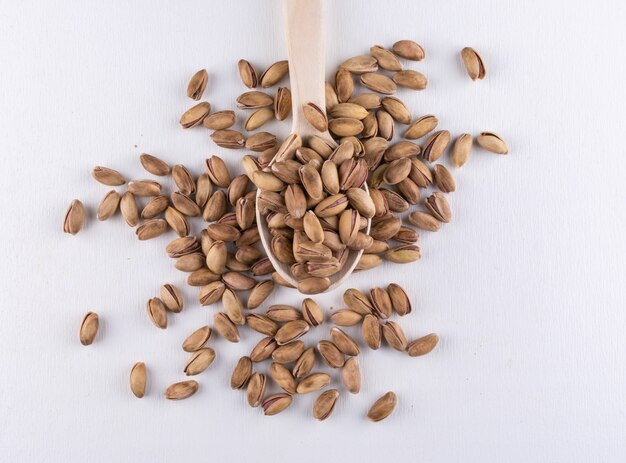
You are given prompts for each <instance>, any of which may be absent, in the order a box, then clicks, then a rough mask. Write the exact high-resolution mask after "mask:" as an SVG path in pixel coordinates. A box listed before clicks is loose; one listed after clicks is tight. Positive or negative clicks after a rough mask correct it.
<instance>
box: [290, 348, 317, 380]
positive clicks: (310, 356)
mask: <svg viewBox="0 0 626 463" xmlns="http://www.w3.org/2000/svg"><path fill="white" fill-rule="evenodd" d="M296 342H297V341H296ZM287 345H289V344H287ZM314 365H315V349H314V348H312V347H309V348H308V349H307V350H305V351H304V352H303V353H302V355H300V357H298V360H296V363H295V365H294V366H293V376H294V377H295V378H296V379H302V378H304V377H305V376H307V375H308V374H309V373H311V370H312V369H313V366H314Z"/></svg>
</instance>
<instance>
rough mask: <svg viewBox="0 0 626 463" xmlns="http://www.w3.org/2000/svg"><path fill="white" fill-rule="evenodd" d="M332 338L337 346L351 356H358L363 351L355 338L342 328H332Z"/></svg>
mask: <svg viewBox="0 0 626 463" xmlns="http://www.w3.org/2000/svg"><path fill="white" fill-rule="evenodd" d="M330 340H331V341H332V342H333V344H335V346H337V349H339V350H340V351H341V352H343V353H344V354H346V355H349V356H351V357H354V356H357V355H359V354H360V353H361V350H360V349H359V345H358V344H357V343H356V341H355V340H354V339H352V337H351V336H350V335H348V334H347V333H345V332H344V331H343V330H342V329H340V328H337V327H336V326H334V327H332V328H331V329H330Z"/></svg>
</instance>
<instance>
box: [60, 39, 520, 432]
mask: <svg viewBox="0 0 626 463" xmlns="http://www.w3.org/2000/svg"><path fill="white" fill-rule="evenodd" d="M425 55H426V54H425V51H424V49H423V48H422V47H421V46H420V45H418V44H417V43H415V42H413V41H411V40H400V41H398V42H396V43H395V44H393V46H392V47H391V49H386V48H384V47H381V46H378V45H375V46H373V47H371V48H370V53H369V54H368V55H362V56H356V57H353V58H350V59H348V60H346V61H344V62H343V63H342V64H341V65H340V66H339V69H338V70H337V72H336V73H335V75H334V81H333V82H326V86H325V89H326V107H325V108H320V107H318V106H317V105H315V104H313V103H305V104H304V106H303V108H302V111H303V114H304V115H305V118H306V120H307V121H308V123H309V124H310V125H311V126H312V127H313V128H314V129H315V130H316V131H318V132H319V136H316V135H314V136H311V137H307V138H306V139H303V138H302V137H301V136H300V135H299V134H295V133H294V134H290V135H289V136H287V137H286V138H285V139H284V140H282V141H279V140H278V138H277V136H276V135H274V134H272V133H269V132H265V131H258V129H261V128H262V127H263V126H264V125H265V124H266V123H267V122H269V121H271V120H278V121H286V119H288V118H289V115H290V114H291V110H292V105H291V93H290V90H289V88H288V87H286V86H278V88H277V89H276V90H275V91H274V92H273V93H270V90H268V89H270V88H272V87H274V86H277V85H280V84H281V82H282V81H283V80H284V79H285V77H286V76H287V75H288V72H289V66H288V62H287V61H284V60H283V61H278V62H276V63H274V64H272V65H271V66H269V67H268V68H267V69H266V70H265V72H263V73H261V74H260V75H259V73H258V72H257V71H256V69H255V67H254V65H253V64H251V63H250V62H249V61H247V60H243V59H242V60H240V61H239V62H238V64H237V68H238V71H239V75H240V77H241V81H242V83H243V84H244V85H245V86H246V87H248V91H246V92H244V93H243V94H241V95H239V96H238V97H237V98H236V99H235V106H236V107H237V109H238V110H239V111H244V112H246V113H247V114H246V117H245V118H243V119H242V118H241V116H240V115H238V114H237V112H235V110H234V109H224V110H219V111H214V112H211V109H212V108H211V105H210V103H208V102H206V101H201V102H199V103H197V104H196V105H195V106H193V107H191V108H190V109H189V110H187V111H186V112H185V113H184V114H183V115H182V117H181V118H180V125H181V126H182V127H183V128H184V129H191V128H194V127H204V128H206V129H209V130H210V131H211V133H210V138H211V140H212V141H213V142H214V143H215V144H216V145H217V146H218V147H221V148H226V149H233V150H237V149H244V150H246V151H247V153H246V154H244V155H243V156H241V157H238V160H240V162H241V165H242V167H243V171H242V172H240V173H237V175H234V174H233V173H231V172H230V170H229V168H228V166H227V164H226V163H225V162H224V160H223V159H222V158H221V157H219V156H216V155H213V156H210V157H209V158H207V159H206V160H205V162H204V166H203V169H202V172H200V173H195V172H194V171H192V170H189V169H188V168H187V167H186V166H184V165H182V164H174V165H173V166H171V165H170V163H168V162H165V161H164V160H162V159H159V158H158V157H156V156H153V155H150V154H146V153H144V154H141V155H140V156H139V161H140V164H141V166H142V167H143V169H144V170H145V171H146V172H147V173H149V174H151V175H152V176H154V177H165V176H170V175H171V177H172V179H173V182H174V185H175V187H176V191H173V192H166V191H165V190H164V187H163V185H162V183H161V182H160V181H158V179H155V178H150V179H137V180H130V181H127V179H126V177H125V176H124V175H122V174H121V173H120V172H118V171H116V170H113V169H111V168H108V167H102V166H97V167H95V168H94V169H93V171H92V176H93V178H94V179H95V180H97V181H98V182H99V183H101V184H104V185H107V186H111V187H121V186H124V185H125V186H126V188H125V190H124V191H118V190H116V189H112V190H110V191H108V192H107V193H106V194H105V195H104V197H103V198H102V200H101V202H100V204H99V206H98V207H97V212H96V215H97V218H98V220H100V221H104V220H107V219H109V218H111V217H113V216H114V215H115V214H116V213H117V211H118V210H119V211H120V213H121V215H122V217H123V218H124V220H125V222H126V223H127V224H128V226H130V227H132V228H135V233H136V236H137V238H138V239H139V240H142V241H143V240H150V239H152V238H155V237H157V236H160V235H162V234H164V233H166V232H168V231H170V230H171V231H173V232H174V234H175V235H177V237H176V238H174V239H173V240H171V241H170V242H169V244H167V246H166V248H165V252H166V254H167V255H168V256H169V257H170V258H171V259H172V260H173V262H174V266H175V267H176V268H177V269H178V270H180V271H182V272H186V273H187V274H188V275H187V284H188V285H190V286H193V287H197V288H198V302H199V304H200V305H203V306H213V305H216V306H217V307H219V309H218V310H217V311H215V313H214V314H213V326H212V327H210V326H208V325H207V326H202V327H200V328H198V329H197V330H196V331H194V332H193V333H191V334H190V335H189V336H188V337H187V338H186V339H185V340H184V341H183V343H182V348H183V350H184V351H186V352H189V353H190V357H189V359H188V361H187V362H186V364H185V365H184V366H183V368H182V372H183V373H184V374H185V375H186V376H196V375H198V374H200V373H202V372H203V371H205V370H206V369H207V368H208V367H209V366H210V365H211V363H212V362H213V360H214V359H215V356H216V353H215V351H214V349H212V348H211V347H207V343H208V342H209V340H210V338H211V335H212V333H213V332H217V333H218V334H219V335H220V336H221V337H223V338H224V339H226V340H228V341H230V342H232V343H238V342H239V341H240V340H241V333H240V331H241V330H242V328H244V327H246V326H247V327H249V328H251V330H252V331H253V332H255V333H259V334H261V335H262V336H263V337H262V338H261V339H260V340H259V341H258V342H257V343H256V345H255V346H254V347H253V349H252V351H251V352H250V353H249V354H248V355H244V356H242V357H241V358H240V359H239V361H238V362H237V364H236V365H235V366H234V370H233V373H232V376H231V378H230V385H231V387H232V388H233V389H244V388H245V390H246V395H247V400H248V403H249V404H250V405H251V406H253V407H257V406H260V407H261V408H262V410H263V412H264V413H265V414H266V415H274V414H276V413H279V412H281V411H282V410H284V409H286V408H287V407H289V405H290V404H291V403H292V401H293V400H294V399H295V398H297V397H299V396H300V395H303V394H307V393H310V392H315V391H320V390H321V389H324V388H326V387H327V386H329V385H331V384H332V382H333V377H332V375H331V374H329V373H327V372H324V371H318V370H317V369H316V368H315V366H316V361H317V359H318V358H320V359H321V360H322V361H323V363H322V365H324V366H325V367H327V368H329V369H330V371H331V373H332V371H338V372H339V375H338V376H339V377H340V381H341V383H342V384H343V387H344V388H345V389H346V390H347V391H348V392H350V393H353V394H356V393H358V392H359V390H360V387H361V374H360V367H359V363H358V360H357V357H358V355H359V353H360V345H361V343H363V344H364V345H366V346H367V347H368V348H370V349H374V350H376V349H379V348H380V347H381V346H382V345H383V341H384V344H386V345H387V346H389V347H391V348H392V349H395V350H397V351H401V352H406V353H408V355H409V356H411V357H417V356H421V355H424V354H426V353H428V352H430V351H432V350H433V349H434V347H435V346H436V345H437V343H438V340H439V337H438V336H437V335H436V334H434V333H431V334H427V335H425V336H422V337H420V338H418V339H414V340H411V341H409V340H408V339H407V336H406V335H405V333H404V330H403V329H402V327H401V325H400V323H399V322H398V321H394V320H392V319H391V318H393V317H396V316H397V317H404V316H406V315H408V314H409V313H410V312H411V303H410V298H409V296H408V295H407V293H406V291H405V290H404V289H403V288H401V287H400V286H399V285H397V284H393V283H392V284H389V285H388V286H386V287H384V288H383V287H376V288H371V289H370V290H369V291H366V292H361V291H359V290H357V289H355V288H350V289H348V290H346V291H345V292H344V293H343V303H344V304H345V308H341V309H339V310H335V311H333V312H332V313H330V314H328V316H327V315H326V314H325V310H323V309H322V308H321V307H320V306H319V305H318V304H317V302H316V301H315V300H313V299H312V298H310V297H307V298H305V299H304V300H302V303H301V306H300V307H293V306H289V305H276V304H275V305H270V306H268V307H265V301H266V299H268V297H270V295H271V294H272V293H273V292H274V291H275V290H276V288H277V286H282V287H291V288H293V287H294V286H293V285H291V284H290V283H289V282H288V281H287V280H285V279H284V278H283V277H281V275H280V274H279V273H278V272H276V270H275V269H274V266H273V265H272V261H271V260H270V259H269V258H268V256H267V255H266V253H265V250H264V248H263V247H262V246H261V245H260V242H259V241H260V233H259V226H260V225H261V224H258V223H257V217H256V210H257V208H258V209H259V211H260V213H261V218H262V220H263V221H264V224H262V225H263V226H266V227H267V228H268V230H269V232H270V234H271V240H270V243H269V250H268V251H269V252H270V253H271V255H272V256H273V257H274V258H275V259H276V260H277V261H278V262H280V263H281V264H282V265H285V266H286V268H288V269H289V272H290V274H291V276H292V277H293V280H294V281H296V282H297V290H298V291H299V292H300V293H303V294H307V295H312V294H317V293H321V292H323V291H325V290H327V289H328V288H329V286H330V284H331V281H332V278H333V276H334V275H336V274H338V272H340V271H341V270H342V269H343V268H344V265H346V262H347V261H348V259H349V256H350V253H351V252H357V251H363V254H362V256H361V257H360V259H359V260H358V263H357V264H356V271H365V270H369V269H372V268H375V267H377V266H378V265H380V264H381V263H382V262H383V261H387V262H391V263H396V264H407V263H410V262H414V261H416V260H418V259H419V258H420V255H421V254H420V247H419V246H418V244H417V243H418V241H419V232H418V229H419V230H422V231H430V232H433V231H438V230H440V228H441V226H442V224H447V223H449V222H451V220H452V210H451V207H450V204H449V202H448V199H447V197H448V196H447V195H449V194H450V193H453V192H454V191H455V190H456V188H457V185H456V181H455V179H454V177H453V175H452V173H451V172H450V170H449V169H448V168H447V167H446V166H445V165H444V163H442V160H443V159H444V158H443V156H444V154H445V153H446V152H447V151H449V158H450V163H451V164H452V165H453V166H454V167H456V168H459V167H461V166H463V165H464V164H465V163H466V162H468V160H469V156H470V152H471V150H472V147H473V144H474V137H473V136H472V135H471V134H469V133H462V134H458V135H457V136H456V138H455V139H454V141H452V138H453V137H452V135H451V134H450V132H449V131H447V130H444V129H440V128H439V127H438V119H437V117H436V116H434V115H431V114H426V115H418V116H417V117H415V116H414V115H413V114H412V112H411V111H410V109H409V108H408V106H407V105H406V104H405V103H404V102H403V101H402V100H400V99H399V98H397V97H396V96H393V95H394V94H395V93H396V92H397V91H398V88H399V87H401V88H406V89H410V90H413V91H423V90H424V89H426V88H427V85H428V81H427V78H426V76H424V75H423V74H422V73H420V72H418V71H415V70H411V69H404V67H405V65H406V63H407V62H408V61H417V62H419V61H421V60H423V59H424V58H425ZM460 55H461V59H462V62H463V64H464V66H465V68H466V70H467V73H468V75H469V77H470V78H471V79H472V80H481V79H483V78H484V77H485V66H484V63H483V60H482V58H481V57H480V55H479V54H478V53H477V52H476V51H475V50H474V49H472V48H469V47H466V48H464V49H463V50H462V52H461V54H460ZM208 81H209V74H208V72H207V71H206V70H204V69H202V70H200V71H198V72H197V73H196V74H194V75H193V77H192V78H191V80H190V81H189V84H188V87H187V96H188V97H189V98H192V99H193V100H196V101H200V100H201V99H202V97H203V95H204V93H205V90H206V88H207V85H208ZM259 87H260V88H261V90H258V88H259ZM238 120H239V121H240V122H241V124H240V125H241V130H236V129H235V128H234V127H235V125H236V124H237V123H238ZM285 123H287V122H285ZM400 132H402V134H400ZM328 133H329V134H330V136H329V135H328ZM419 140H422V141H419ZM476 142H477V144H478V145H479V146H480V147H481V148H483V149H484V150H487V151H490V152H493V153H498V154H507V153H508V148H507V145H506V143H505V141H504V140H503V139H502V138H501V137H500V136H498V135H497V134H495V133H493V132H483V133H481V134H479V135H478V136H477V137H476ZM449 147H450V148H449ZM257 190H258V192H257ZM257 193H258V194H257ZM85 214H87V210H86V209H85V207H84V205H83V204H82V202H81V201H79V200H74V201H72V203H71V205H70V207H69V209H68V211H67V213H66V215H65V219H64V223H63V230H64V231H65V232H66V233H70V234H72V235H74V234H76V233H78V232H79V231H80V230H81V228H82V226H83V223H84V218H85ZM184 305H185V304H184V303H183V297H182V294H181V292H180V290H179V289H178V288H177V287H176V286H175V285H173V284H171V283H167V284H164V285H163V286H162V287H161V290H160V293H159V295H158V296H154V297H151V298H149V300H148V302H147V304H146V308H147V313H148V318H149V320H150V321H151V322H152V323H153V324H154V325H155V326H156V327H158V328H161V329H166V328H167V325H168V318H169V317H171V316H176V315H175V314H178V313H180V312H181V311H182V310H183V307H184ZM325 323H330V324H331V325H333V326H332V327H331V328H330V330H329V332H328V339H324V340H322V341H320V342H318V343H317V344H316V345H314V346H307V345H306V344H305V341H304V339H305V338H306V334H307V333H308V332H309V331H310V330H312V329H316V330H319V329H323V328H320V327H321V326H323V325H324V324H325ZM98 326H99V318H98V314H96V313H95V312H89V313H87V315H85V317H84V319H83V321H82V323H81V327H80V342H81V343H82V344H83V345H90V344H92V343H93V341H94V339H95V338H96V335H97V332H98ZM347 326H360V334H361V336H360V337H361V339H360V340H358V339H355V338H354V337H353V336H351V335H350V334H348V333H347V332H346V331H345V328H344V327H347ZM360 341H361V342H360ZM270 360H271V365H270V366H269V370H267V373H265V372H263V371H261V370H260V368H259V365H260V364H261V363H262V362H265V361H270ZM147 374H148V370H147V368H146V365H145V364H144V363H143V362H137V363H136V364H135V365H133V367H132V369H131V373H130V389H131V391H132V393H133V394H134V395H135V396H136V397H143V396H144V395H145V393H146V391H145V389H146V375H147ZM270 379H271V380H272V382H273V383H275V385H276V386H277V387H278V388H279V390H280V391H281V392H278V393H273V394H268V393H267V391H269V389H270V386H269V384H268V383H269V380H270ZM198 387H199V383H198V382H197V381H196V380H186V381H181V382H176V383H174V384H172V385H171V386H170V387H168V388H167V390H166V391H165V397H166V398H168V399H184V398H187V397H189V396H191V395H193V394H194V393H195V392H196V391H197V389H198ZM339 396H340V389H338V388H334V389H327V390H325V391H324V392H322V393H321V394H320V395H319V396H318V397H317V399H316V400H315V401H314V403H313V412H312V414H313V416H314V417H315V418H316V419H319V420H323V419H326V418H327V417H328V416H330V414H331V413H332V411H333V409H334V406H335V403H336V402H337V400H338V398H339ZM396 404H397V397H396V395H395V394H394V393H393V392H387V393H386V394H384V395H382V396H381V397H380V398H379V399H378V400H377V401H376V402H375V403H374V404H373V405H372V407H371V408H370V410H369V411H368V412H367V416H368V417H369V418H370V419H371V420H372V421H380V420H382V419H384V418H386V417H387V416H389V415H390V414H391V413H392V411H393V410H394V408H395V406H396Z"/></svg>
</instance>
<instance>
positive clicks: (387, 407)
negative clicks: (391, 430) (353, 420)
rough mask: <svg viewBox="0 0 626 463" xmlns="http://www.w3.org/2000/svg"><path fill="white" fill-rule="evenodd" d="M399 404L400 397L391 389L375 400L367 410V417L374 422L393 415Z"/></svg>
mask: <svg viewBox="0 0 626 463" xmlns="http://www.w3.org/2000/svg"><path fill="white" fill-rule="evenodd" d="M397 404H398V397H397V396H396V394H395V393H393V392H391V391H389V392H387V393H386V394H385V395H383V396H382V397H380V398H379V399H378V400H377V401H376V402H374V404H373V405H372V406H371V407H370V409H369V411H368V412H367V417H368V418H369V419H370V420H372V421H374V422H377V421H381V420H384V419H385V418H387V417H388V416H389V415H391V413H392V412H393V410H394V409H395V408H396V405H397Z"/></svg>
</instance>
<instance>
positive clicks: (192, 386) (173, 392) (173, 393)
mask: <svg viewBox="0 0 626 463" xmlns="http://www.w3.org/2000/svg"><path fill="white" fill-rule="evenodd" d="M197 390H198V382H197V381H194V380H189V381H181V382H179V383H174V384H172V385H171V386H169V387H168V388H167V389H166V390H165V398H166V399H169V400H183V399H186V398H188V397H191V396H192V395H194V394H195V393H196V391H197Z"/></svg>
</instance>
